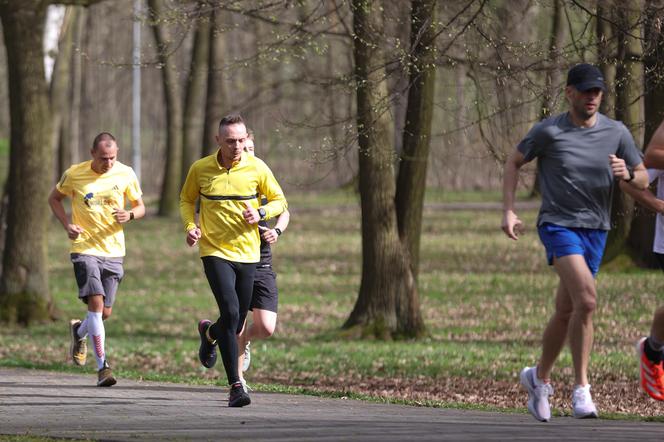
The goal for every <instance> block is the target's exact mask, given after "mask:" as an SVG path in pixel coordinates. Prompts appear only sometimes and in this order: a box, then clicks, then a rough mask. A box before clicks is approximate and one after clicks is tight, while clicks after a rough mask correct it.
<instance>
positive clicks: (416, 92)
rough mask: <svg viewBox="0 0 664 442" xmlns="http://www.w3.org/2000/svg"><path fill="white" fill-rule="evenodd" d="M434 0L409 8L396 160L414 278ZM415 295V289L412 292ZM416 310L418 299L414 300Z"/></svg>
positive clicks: (430, 96)
mask: <svg viewBox="0 0 664 442" xmlns="http://www.w3.org/2000/svg"><path fill="white" fill-rule="evenodd" d="M435 11H436V0H413V2H412V10H411V41H410V48H411V49H410V60H409V66H410V72H409V80H408V84H409V87H408V104H407V106H406V121H405V125H404V129H403V142H402V146H403V151H402V155H401V159H400V160H401V161H400V162H399V177H398V180H397V191H396V192H397V193H396V208H397V221H398V223H399V235H400V237H401V240H402V242H403V243H404V244H405V246H406V247H407V248H408V252H409V254H410V262H411V269H412V272H413V278H414V279H415V281H417V275H418V274H419V261H420V237H421V233H422V211H423V208H424V194H425V191H426V178H427V165H428V164H429V146H430V140H431V120H432V118H433V102H434V87H435V78H436V68H435V48H436V45H435V43H434V36H435V32H436V30H435V23H436V18H435ZM414 295H415V296H417V292H414ZM414 304H417V309H418V310H419V300H414Z"/></svg>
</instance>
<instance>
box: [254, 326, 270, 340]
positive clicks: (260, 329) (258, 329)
mask: <svg viewBox="0 0 664 442" xmlns="http://www.w3.org/2000/svg"><path fill="white" fill-rule="evenodd" d="M274 328H275V327H274V325H273V324H265V323H261V324H254V333H253V334H255V335H256V336H257V337H259V338H262V339H265V338H269V337H270V336H272V335H273V334H274Z"/></svg>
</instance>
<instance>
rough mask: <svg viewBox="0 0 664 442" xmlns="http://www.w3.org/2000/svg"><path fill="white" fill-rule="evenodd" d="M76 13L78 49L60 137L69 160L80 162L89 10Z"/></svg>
mask: <svg viewBox="0 0 664 442" xmlns="http://www.w3.org/2000/svg"><path fill="white" fill-rule="evenodd" d="M76 9H77V11H76V15H75V17H74V21H73V23H72V27H73V32H74V35H73V39H72V44H73V46H74V48H76V49H78V50H77V51H74V52H73V53H72V60H71V77H70V78H71V80H70V82H71V83H70V87H69V103H68V106H67V107H68V110H69V112H68V113H67V114H66V121H65V122H63V126H62V129H63V132H62V137H61V138H60V150H61V151H62V150H68V151H69V162H70V164H71V163H78V162H79V161H80V152H81V98H82V95H83V94H82V89H83V60H82V58H83V56H82V55H81V51H80V48H81V47H82V46H83V39H84V35H85V33H86V25H87V24H88V23H89V21H88V10H87V9H86V8H76ZM90 148H92V146H90Z"/></svg>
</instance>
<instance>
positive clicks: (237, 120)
mask: <svg viewBox="0 0 664 442" xmlns="http://www.w3.org/2000/svg"><path fill="white" fill-rule="evenodd" d="M231 124H244V118H242V115H240V114H229V115H226V116H225V117H224V118H222V119H221V121H219V130H220V131H221V128H222V127H224V126H230V125H231Z"/></svg>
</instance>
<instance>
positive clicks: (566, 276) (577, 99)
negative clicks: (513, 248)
mask: <svg viewBox="0 0 664 442" xmlns="http://www.w3.org/2000/svg"><path fill="white" fill-rule="evenodd" d="M605 90H606V87H605V84H604V78H603V77H602V73H601V72H600V70H599V69H597V68H596V67H595V66H592V65H589V64H585V63H584V64H579V65H576V66H574V67H573V68H572V69H570V71H569V72H568V75H567V86H566V87H565V96H566V98H567V101H568V104H569V110H568V111H567V112H565V113H563V114H560V115H557V116H554V117H551V118H548V119H546V120H544V121H542V122H540V123H538V124H536V125H535V126H534V127H533V128H532V129H531V130H530V132H529V133H528V134H527V135H526V137H525V138H524V139H523V141H521V143H519V145H518V146H517V148H516V149H515V150H514V152H513V153H512V154H511V155H510V157H509V158H508V159H507V161H506V163H505V171H504V177H503V180H504V182H503V210H504V214H503V221H502V229H503V231H504V232H505V234H506V235H507V236H508V237H509V238H511V239H514V240H516V239H518V234H519V231H520V229H521V227H522V222H521V220H519V218H518V217H517V216H516V214H515V213H514V194H515V191H516V185H517V182H518V174H519V169H520V168H521V166H523V165H524V164H526V163H527V162H529V161H531V160H533V159H534V158H538V159H539V163H538V172H539V177H540V189H541V191H542V206H541V208H540V213H539V216H538V219H537V228H538V233H539V236H540V239H541V240H542V243H543V244H544V247H545V249H546V254H547V259H548V261H549V264H550V265H553V266H554V268H555V271H556V273H557V274H558V277H559V284H558V290H557V292H556V303H555V312H554V314H553V316H552V317H551V319H550V320H549V323H548V325H547V326H546V329H545V331H544V336H543V339H542V355H541V356H540V359H539V362H538V364H537V365H536V366H534V367H526V368H524V369H523V370H522V371H521V384H522V385H523V386H524V388H525V389H526V390H527V391H528V411H530V413H531V414H532V415H533V416H534V417H535V418H536V419H537V420H540V421H544V422H546V421H548V420H549V419H550V418H551V409H550V406H549V396H550V395H551V394H553V388H552V387H551V384H550V376H551V371H552V369H553V364H554V362H555V361H556V359H557V358H558V355H559V354H560V351H561V350H562V348H563V346H564V345H565V342H566V340H567V338H568V337H569V343H570V349H571V353H572V361H573V363H574V378H575V386H574V392H573V394H572V414H573V416H574V417H577V418H588V417H597V408H596V407H595V404H594V403H593V401H592V397H591V396H590V385H589V384H588V373H587V371H588V361H589V359H590V348H591V347H592V341H593V323H592V315H593V311H594V310H595V305H596V299H597V293H596V289H595V280H594V278H595V275H596V274H597V271H598V270H599V264H600V262H601V260H602V255H603V253H604V246H605V244H606V237H607V232H608V230H609V228H610V209H611V194H612V192H613V190H614V187H615V181H616V180H618V179H620V180H624V181H626V182H628V183H629V185H631V186H634V187H636V188H640V189H645V188H646V187H647V185H648V174H647V172H646V170H645V167H644V166H643V163H642V161H641V154H640V152H639V151H638V150H637V148H636V146H635V145H634V140H633V139H632V136H631V135H630V133H629V131H628V130H627V128H625V126H624V125H623V124H622V123H620V122H617V121H614V120H611V119H610V118H608V117H606V116H604V115H602V114H599V113H598V109H599V105H600V103H601V101H602V95H603V93H604V91H605Z"/></svg>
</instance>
